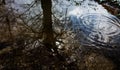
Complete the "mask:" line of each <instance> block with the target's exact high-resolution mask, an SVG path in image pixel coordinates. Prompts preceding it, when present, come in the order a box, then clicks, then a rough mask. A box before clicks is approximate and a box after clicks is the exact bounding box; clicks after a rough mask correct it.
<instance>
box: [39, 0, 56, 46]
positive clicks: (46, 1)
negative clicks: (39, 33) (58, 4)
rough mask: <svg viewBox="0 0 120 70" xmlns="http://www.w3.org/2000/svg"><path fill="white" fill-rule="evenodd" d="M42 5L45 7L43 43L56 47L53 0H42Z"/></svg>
mask: <svg viewBox="0 0 120 70" xmlns="http://www.w3.org/2000/svg"><path fill="white" fill-rule="evenodd" d="M41 7H42V9H43V38H44V40H43V43H44V44H45V45H46V47H48V48H52V47H55V40H54V34H53V27H52V11H51V8H52V1H51V0H41Z"/></svg>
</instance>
